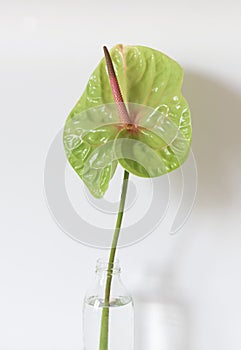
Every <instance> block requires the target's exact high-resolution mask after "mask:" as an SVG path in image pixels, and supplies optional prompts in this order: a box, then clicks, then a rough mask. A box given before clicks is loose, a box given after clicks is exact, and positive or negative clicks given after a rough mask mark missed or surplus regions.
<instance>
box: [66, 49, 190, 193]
mask: <svg viewBox="0 0 241 350" xmlns="http://www.w3.org/2000/svg"><path fill="white" fill-rule="evenodd" d="M105 55H106V57H107V59H106V60H105V59H104V58H103V59H102V60H101V62H100V63H99V65H98V66H97V68H96V69H95V70H94V72H93V73H92V75H91V77H90V79H89V81H88V83H87V86H86V89H85V91H84V93H83V95H82V96H81V98H80V99H79V101H78V102H77V104H76V105H75V107H74V108H73V110H72V111H71V113H70V115H69V117H68V119H67V121H66V124H65V129H64V146H65V150H66V154H67V157H68V160H69V162H70V164H71V165H72V167H73V168H74V170H75V171H76V172H77V174H78V175H79V176H80V178H81V179H82V180H83V181H84V183H85V184H86V186H87V187H88V188H89V190H90V192H91V193H92V195H93V196H95V197H97V198H100V197H102V196H103V195H104V194H105V192H106V190H107V189H108V184H109V181H110V180H111V178H112V176H113V175H114V172H115V169H116V166H117V164H118V163H119V164H120V165H121V166H122V167H123V168H124V169H125V170H127V171H128V172H129V173H132V174H134V175H136V176H140V177H156V176H161V175H163V174H166V173H168V172H170V171H172V170H175V169H176V168H178V167H179V166H180V165H181V164H182V163H183V162H184V161H185V159H186V158H187V155H188V153H189V148H190V143H191V135H192V130H191V121H190V111H189V107H188V104H187V102H186V100H185V99H184V97H183V96H182V94H181V87H182V80H183V70H182V68H181V67H180V65H179V64H178V63H177V62H175V61H174V60H172V59H171V58H169V57H168V56H166V55H165V54H163V53H161V52H159V51H156V50H153V49H151V48H148V47H143V46H123V45H116V46H115V47H113V48H112V49H111V50H110V56H109V60H108V55H109V53H108V51H107V50H106V51H105ZM106 62H107V63H106ZM108 62H109V63H108ZM108 65H109V67H108ZM111 65H112V69H113V70H114V73H113V74H115V75H114V76H112V73H111ZM115 79H117V81H118V83H117V85H115V84H116V80H115ZM118 88H119V90H120V91H118ZM116 89H117V90H116ZM118 93H120V94H121V97H122V98H120V97H119V95H118ZM118 98H119V100H118Z"/></svg>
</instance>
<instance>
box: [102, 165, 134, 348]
mask: <svg viewBox="0 0 241 350" xmlns="http://www.w3.org/2000/svg"><path fill="white" fill-rule="evenodd" d="M128 179H129V173H128V172H127V171H126V170H125V172H124V178H123V183H122V191H121V199H120V206H119V211H118V216H117V220H116V227H115V232H114V236H113V240H112V245H111V250H110V256H109V262H108V269H107V279H106V286H105V299H104V307H103V309H102V317H101V330H100V346H99V350H108V338H109V304H110V291H111V282H112V269H113V266H114V261H115V254H116V248H117V244H118V239H119V235H120V230H121V223H122V218H123V212H124V208H125V201H126V193H127V187H128Z"/></svg>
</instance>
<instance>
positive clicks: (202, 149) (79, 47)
mask: <svg viewBox="0 0 241 350" xmlns="http://www.w3.org/2000/svg"><path fill="white" fill-rule="evenodd" d="M0 5H1V11H0V17H1V18H0V26H1V29H0V40H1V46H0V50H1V53H0V89H1V90H0V100H1V104H0V108H1V127H0V130H1V137H0V144H1V146H0V152H1V171H0V174H1V182H0V199H1V203H0V205H1V207H0V213H1V219H0V225H1V231H0V232H1V236H0V350H64V349H68V350H70V349H71V350H77V349H82V343H81V341H82V340H81V303H82V299H83V296H84V293H85V291H86V289H87V286H88V284H89V282H90V281H91V279H92V275H93V271H94V266H95V260H96V259H97V258H98V257H99V256H103V255H105V254H106V252H104V251H101V250H97V249H91V248H88V247H86V246H83V245H81V244H78V243H76V242H75V241H73V240H71V239H70V238H69V237H68V236H67V235H65V234H64V233H63V232H62V231H60V229H59V228H58V226H57V225H56V224H55V222H54V221H53V219H52V217H51V215H50V213H49V211H48V208H47V205H46V201H45V198H44V190H43V171H44V164H45V158H46V155H47V152H48V149H49V146H50V144H51V142H52V140H53V138H54V137H55V135H56V133H57V132H58V131H59V129H61V127H62V126H63V124H64V121H65V119H66V116H67V115H68V113H69V111H70V110H71V108H72V107H73V105H74V104H75V102H76V100H77V99H78V98H79V96H80V95H81V93H82V91H83V89H84V87H85V84H86V82H87V79H88V77H89V75H90V73H91V72H92V70H93V69H94V67H95V66H96V65H97V63H98V62H99V60H100V58H101V57H102V46H103V45H104V44H105V45H107V46H108V47H111V46H113V45H115V44H117V43H124V44H133V45H137V44H139V45H146V46H150V47H153V48H156V49H158V50H161V51H163V52H165V53H167V54H168V55H169V56H171V57H173V58H174V59H176V60H177V61H178V62H179V63H180V64H181V65H182V66H183V67H184V70H185V74H186V75H185V79H184V88H183V91H184V93H185V96H186V98H187V99H188V101H189V103H190V106H191V110H192V117H193V129H194V130H193V151H194V154H195V157H196V161H197V165H198V175H199V181H198V193H197V197H196V202H195V205H194V208H193V212H192V214H191V217H190V218H189V220H188V222H187V223H186V224H185V226H184V227H183V228H182V229H181V231H180V232H179V234H178V235H175V236H170V235H169V234H168V230H169V228H170V223H169V222H168V223H167V222H166V223H165V222H164V223H163V224H162V225H160V226H159V227H158V228H157V229H156V230H155V232H154V233H152V234H151V235H150V236H148V238H146V239H145V240H143V241H142V242H140V243H139V244H137V245H134V246H131V247H129V248H126V249H122V250H121V251H120V253H119V258H120V260H121V264H122V267H123V279H124V281H125V284H126V285H127V286H128V288H129V289H130V291H131V292H132V294H133V297H134V298H135V300H136V304H137V305H138V300H139V299H142V304H143V300H144V301H145V302H144V304H145V305H144V306H143V305H142V311H143V310H146V314H145V317H146V320H148V322H153V323H151V324H152V327H151V328H152V330H153V329H155V331H154V332H152V334H151V335H150V334H149V333H148V332H150V330H149V331H148V330H147V328H145V329H146V332H145V337H146V340H145V341H146V342H148V344H149V345H148V346H147V345H145V346H144V345H143V344H144V340H143V342H142V345H141V344H139V345H138V350H144V349H148V350H154V349H155V350H156V349H159V348H160V349H162V350H174V349H175V350H214V349H218V350H227V349H232V350H239V349H240V348H241V332H240V325H241V297H240V295H241V276H240V275H241V271H240V270H241V254H240V247H241V232H240V229H241V224H240V204H241V191H240V148H241V137H240V131H241V119H240V110H241V108H240V107H241V82H240V81H241V79H240V78H241V68H240V58H241V57H240V37H241V25H240V15H241V3H240V2H239V1H238V0H237V1H235V0H233V1H228V0H221V1H216V0H214V1H207V0H203V1H198V2H197V1H190V0H183V1H178V0H171V1H165V2H164V1H154V0H149V1H146V2H143V3H142V2H140V1H127V0H122V1H119V2H116V1H92V0H88V1H74V0H70V1H67V0H66V1H63V0H62V1H53V0H50V1H46V0H44V1H30V0H29V1H28V0H25V1H24V0H23V1H3V0H1V1H0ZM143 203H144V204H146V203H145V201H143ZM144 204H143V205H144ZM146 219H147V220H148V217H147V218H146ZM140 296H142V297H140ZM140 310H141V309H139V311H140ZM150 310H152V311H151V312H150ZM160 315H161V316H160ZM154 320H157V321H158V322H159V324H158V323H155V322H154ZM163 329H169V331H170V334H174V335H173V336H170V334H169V335H168V336H166V338H165V336H164V335H163V336H160V333H161V332H162V330H163ZM172 332H173V333H172ZM148 337H149V338H148ZM150 338H151V340H150ZM148 339H149V341H148ZM174 339H175V340H174ZM137 341H138V340H137Z"/></svg>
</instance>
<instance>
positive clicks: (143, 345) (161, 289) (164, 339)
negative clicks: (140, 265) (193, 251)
mask: <svg viewBox="0 0 241 350" xmlns="http://www.w3.org/2000/svg"><path fill="white" fill-rule="evenodd" d="M143 281H145V286H144V288H143V285H142V289H140V290H139V292H137V293H136V294H135V349H136V350H137V349H138V350H146V349H148V350H159V349H163V350H189V349H190V347H189V337H188V332H189V330H190V322H189V312H188V307H187V305H186V304H185V302H184V301H183V300H182V298H181V296H180V295H178V293H177V289H176V287H175V286H174V285H173V284H172V283H173V281H172V274H171V273H170V271H165V272H164V271H162V272H161V273H160V271H158V270H157V269H156V268H155V267H152V268H150V269H147V270H146V271H145V272H144V274H143V276H142V284H143ZM190 350H191V349H190Z"/></svg>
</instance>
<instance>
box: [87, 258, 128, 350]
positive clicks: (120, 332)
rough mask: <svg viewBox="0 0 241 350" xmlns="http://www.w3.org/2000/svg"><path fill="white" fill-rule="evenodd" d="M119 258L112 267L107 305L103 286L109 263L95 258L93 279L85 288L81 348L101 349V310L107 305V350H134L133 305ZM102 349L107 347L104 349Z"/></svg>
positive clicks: (88, 349)
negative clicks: (123, 281) (125, 285)
mask: <svg viewBox="0 0 241 350" xmlns="http://www.w3.org/2000/svg"><path fill="white" fill-rule="evenodd" d="M120 273H121V269H120V266H119V260H116V261H115V263H114V266H113V267H112V269H111V276H112V282H111V290H110V299H109V306H105V305H106V304H105V303H104V300H105V286H106V279H107V276H108V262H107V261H106V260H103V259H99V260H97V265H96V271H95V281H94V283H93V285H92V286H91V287H90V289H89V290H88V291H87V293H86V296H85V299H84V306H83V341H84V350H102V349H101V347H100V333H101V318H102V312H103V309H104V308H106V307H108V308H109V327H108V328H109V329H108V350H123V349H125V350H133V349H134V307H133V301H132V297H131V295H130V294H129V293H128V291H127V290H126V288H125V287H124V285H123V283H122V281H121V278H120ZM103 350H107V349H106V348H105V349H103Z"/></svg>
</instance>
